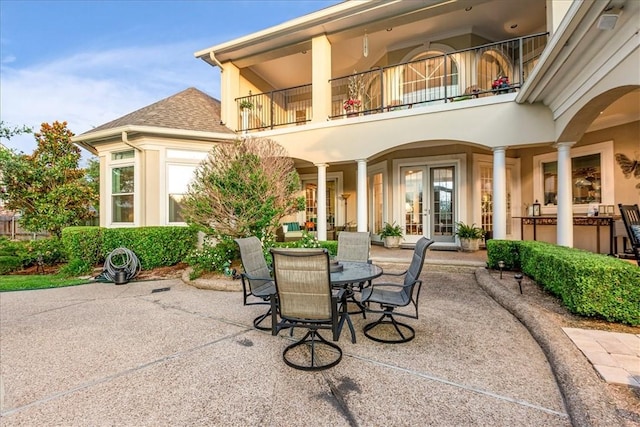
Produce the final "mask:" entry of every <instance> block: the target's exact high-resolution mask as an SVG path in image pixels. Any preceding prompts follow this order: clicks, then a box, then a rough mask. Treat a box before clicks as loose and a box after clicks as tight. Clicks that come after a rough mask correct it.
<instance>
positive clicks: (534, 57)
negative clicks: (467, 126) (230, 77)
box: [236, 33, 547, 131]
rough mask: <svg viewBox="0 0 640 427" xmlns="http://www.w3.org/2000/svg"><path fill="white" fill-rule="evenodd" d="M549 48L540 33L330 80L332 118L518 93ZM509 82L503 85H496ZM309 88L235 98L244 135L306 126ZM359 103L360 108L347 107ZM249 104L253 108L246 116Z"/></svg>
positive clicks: (310, 105) (309, 105)
mask: <svg viewBox="0 0 640 427" xmlns="http://www.w3.org/2000/svg"><path fill="white" fill-rule="evenodd" d="M546 43H547V34H546V33H542V34H536V35H532V36H527V37H521V38H516V39H511V40H506V41H502V42H498V43H490V44H486V45H483V46H478V47H474V48H470V49H464V50H459V51H455V52H450V53H446V54H443V55H428V54H425V56H424V57H423V58H419V59H417V60H414V61H411V62H406V63H402V64H397V65H392V66H387V67H380V68H376V69H373V70H370V71H366V72H362V73H355V74H352V75H350V76H344V77H339V78H335V79H331V80H330V84H331V99H332V101H331V116H330V118H331V119H341V118H346V117H351V116H353V115H360V114H377V113H383V112H387V111H394V110H398V109H407V108H414V107H417V106H424V105H434V104H439V103H445V102H457V101H464V100H467V99H471V98H478V97H484V96H494V95H499V94H502V93H507V92H514V91H517V90H518V89H519V88H520V87H521V86H522V85H523V84H524V82H525V81H526V80H527V78H528V77H529V75H530V73H531V71H532V70H533V68H534V66H535V65H536V63H537V61H538V59H539V57H540V55H541V54H542V51H543V50H544V47H545V46H546ZM500 77H506V80H503V81H502V84H501V85H498V82H497V80H498V79H499V78H500ZM311 89H312V88H311V85H304V86H298V87H294V88H289V89H283V90H278V91H273V92H269V93H261V94H257V95H250V96H248V97H242V98H238V99H236V102H237V105H238V111H239V112H240V121H239V123H241V130H249V131H250V130H257V129H259V130H263V129H272V128H274V127H278V126H286V125H292V124H304V123H306V122H307V121H309V120H310V119H311V107H312V97H311ZM349 99H352V100H354V101H355V102H352V103H351V104H353V103H355V104H359V108H357V109H353V108H347V107H348V103H345V102H346V101H348V100H349ZM243 101H249V102H250V103H251V104H252V109H250V110H248V111H249V113H242V112H241V109H240V105H241V103H242V102H243Z"/></svg>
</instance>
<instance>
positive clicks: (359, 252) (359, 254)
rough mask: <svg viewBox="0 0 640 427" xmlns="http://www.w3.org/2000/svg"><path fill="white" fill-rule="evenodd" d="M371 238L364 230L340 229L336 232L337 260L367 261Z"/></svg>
mask: <svg viewBox="0 0 640 427" xmlns="http://www.w3.org/2000/svg"><path fill="white" fill-rule="evenodd" d="M370 250H371V239H369V233H368V232H365V231H359V232H357V231H341V232H340V234H338V253H337V255H336V259H337V260H338V261H361V262H369V252H370Z"/></svg>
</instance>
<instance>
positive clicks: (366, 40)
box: [362, 30, 369, 58]
mask: <svg viewBox="0 0 640 427" xmlns="http://www.w3.org/2000/svg"><path fill="white" fill-rule="evenodd" d="M362 56H364V57H365V58H366V57H367V56H369V36H368V35H367V30H364V38H363V39H362Z"/></svg>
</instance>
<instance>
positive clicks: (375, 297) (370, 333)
mask: <svg viewBox="0 0 640 427" xmlns="http://www.w3.org/2000/svg"><path fill="white" fill-rule="evenodd" d="M431 244H433V240H430V239H427V238H426V237H422V238H420V240H418V242H417V243H416V246H415V249H414V251H413V257H412V259H411V264H410V265H409V268H408V269H407V270H406V271H404V272H402V273H391V272H386V273H383V276H385V275H387V276H404V281H403V283H402V284H397V283H376V282H375V281H374V282H373V284H372V285H371V286H370V287H368V288H365V289H363V290H362V299H361V300H360V301H361V303H362V304H365V306H366V309H367V311H369V312H372V313H382V316H380V318H379V319H378V320H377V321H375V322H373V323H368V324H367V325H365V327H364V335H365V336H366V337H367V338H369V339H372V340H374V341H378V342H383V343H390V344H398V343H403V342H407V341H411V340H412V339H413V338H414V337H415V330H414V329H413V328H412V327H411V326H409V325H407V324H405V323H400V322H398V321H397V320H396V319H395V317H394V315H395V316H404V317H409V318H412V319H417V318H418V298H419V297H420V289H421V288H422V280H420V279H419V277H420V273H421V272H422V266H423V265H424V259H425V254H426V252H427V248H428V247H429V246H430V245H431ZM371 303H377V304H379V305H380V309H379V310H375V309H372V308H371ZM410 304H411V305H413V307H414V309H415V314H414V313H402V312H399V311H394V310H395V309H396V308H398V307H405V306H408V305H410ZM383 325H391V326H393V330H392V331H391V332H392V334H394V335H392V336H395V337H392V338H386V337H383V336H381V335H379V334H380V330H382V329H389V328H384V327H382V326H383ZM374 330H378V335H375V333H374Z"/></svg>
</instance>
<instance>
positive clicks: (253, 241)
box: [235, 236, 276, 331]
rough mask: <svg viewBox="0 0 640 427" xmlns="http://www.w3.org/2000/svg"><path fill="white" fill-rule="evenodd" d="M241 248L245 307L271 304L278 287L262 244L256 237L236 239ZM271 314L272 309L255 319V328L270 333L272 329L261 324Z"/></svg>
mask: <svg viewBox="0 0 640 427" xmlns="http://www.w3.org/2000/svg"><path fill="white" fill-rule="evenodd" d="M235 242H236V243H237V244H238V247H239V248H240V258H241V259H242V269H243V270H244V271H243V272H242V273H241V275H240V277H241V278H242V293H243V295H242V297H243V300H242V302H243V304H244V305H256V304H265V305H266V304H269V305H270V304H271V303H270V299H271V295H273V294H275V292H276V287H275V284H274V282H273V277H272V276H271V270H270V269H269V266H267V262H266V261H265V259H264V253H263V251H262V243H261V242H260V240H259V239H258V238H257V237H255V236H251V237H245V238H241V239H235ZM270 314H271V308H269V310H268V311H267V312H266V313H264V314H261V315H260V316H258V317H256V318H255V319H253V326H254V327H255V328H257V329H260V330H263V331H268V330H270V329H271V327H265V326H260V323H262V321H263V320H264V319H266V318H267V317H269V315H270Z"/></svg>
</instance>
